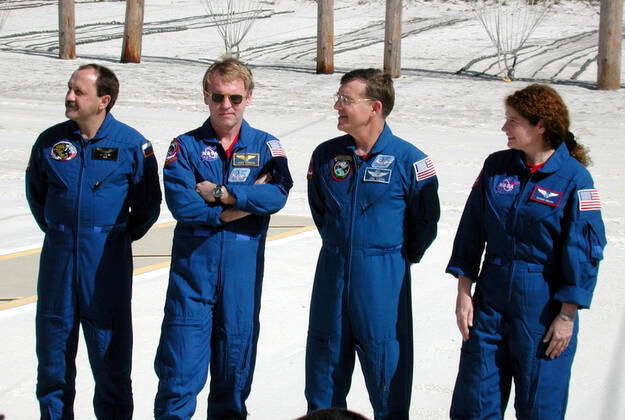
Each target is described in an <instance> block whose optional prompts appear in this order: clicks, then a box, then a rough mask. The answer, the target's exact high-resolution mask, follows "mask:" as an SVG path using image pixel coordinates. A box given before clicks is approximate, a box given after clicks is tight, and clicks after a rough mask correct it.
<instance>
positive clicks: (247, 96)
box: [204, 74, 252, 135]
mask: <svg viewBox="0 0 625 420" xmlns="http://www.w3.org/2000/svg"><path fill="white" fill-rule="evenodd" d="M206 88H207V89H206V91H204V103H205V104H206V105H208V109H209V110H210V119H211V125H212V126H213V129H214V130H215V131H216V132H217V134H218V135H225V134H227V133H229V132H231V131H235V130H236V131H238V130H239V128H240V127H241V122H242V121H243V113H244V112H245V108H247V106H248V105H249V104H250V103H252V93H251V92H249V93H248V92H246V91H245V84H244V83H243V80H242V79H234V80H231V81H226V80H224V78H223V76H222V75H220V74H213V75H210V76H209V78H208V83H207V86H206ZM213 93H218V94H221V95H224V98H223V100H222V101H221V102H215V101H213V100H212V98H211V94H213ZM232 95H241V96H243V101H242V102H241V103H239V104H233V103H232V101H231V100H230V97H231V96H232Z"/></svg>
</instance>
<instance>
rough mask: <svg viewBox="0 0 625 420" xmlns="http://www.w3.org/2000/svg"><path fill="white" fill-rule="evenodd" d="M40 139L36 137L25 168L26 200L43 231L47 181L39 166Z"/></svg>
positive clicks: (46, 226) (40, 157)
mask: <svg viewBox="0 0 625 420" xmlns="http://www.w3.org/2000/svg"><path fill="white" fill-rule="evenodd" d="M40 139H41V137H40V138H39V139H37V141H36V142H35V145H34V146H33V148H32V151H31V153H30V159H29V161H28V167H27V168H26V200H27V201H28V206H29V207H30V211H31V212H32V214H33V216H34V217H35V221H36V222H37V224H38V225H39V228H41V230H42V231H44V232H45V231H46V230H47V229H48V225H47V223H46V219H45V214H44V207H45V201H46V194H47V188H48V183H47V181H46V174H45V172H44V171H43V170H42V168H41V164H42V162H43V160H42V159H43V158H42V156H41V148H40Z"/></svg>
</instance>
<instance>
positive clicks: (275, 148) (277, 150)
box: [267, 140, 286, 157]
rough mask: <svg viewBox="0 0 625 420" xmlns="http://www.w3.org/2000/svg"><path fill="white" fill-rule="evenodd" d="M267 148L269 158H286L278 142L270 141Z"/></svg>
mask: <svg viewBox="0 0 625 420" xmlns="http://www.w3.org/2000/svg"><path fill="white" fill-rule="evenodd" d="M267 146H269V151H270V152H271V156H273V157H279V156H281V157H286V152H285V151H284V149H283V148H282V145H281V144H280V140H270V141H268V142H267Z"/></svg>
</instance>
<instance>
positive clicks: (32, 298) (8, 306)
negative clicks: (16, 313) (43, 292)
mask: <svg viewBox="0 0 625 420" xmlns="http://www.w3.org/2000/svg"><path fill="white" fill-rule="evenodd" d="M36 301H37V296H29V297H25V298H21V299H15V300H12V301H11V302H7V303H0V311H4V310H5V309H11V308H17V307H18V306H22V305H27V304H29V303H33V302H36Z"/></svg>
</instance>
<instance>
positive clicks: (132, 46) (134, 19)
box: [120, 0, 144, 63]
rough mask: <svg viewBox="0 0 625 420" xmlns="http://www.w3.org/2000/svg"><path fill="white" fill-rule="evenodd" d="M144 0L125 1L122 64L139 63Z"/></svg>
mask: <svg viewBox="0 0 625 420" xmlns="http://www.w3.org/2000/svg"><path fill="white" fill-rule="evenodd" d="M143 9H144V0H126V22H125V24H124V42H123V43H122V57H121V60H120V61H121V62H122V63H140V62H141V35H142V34H143Z"/></svg>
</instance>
